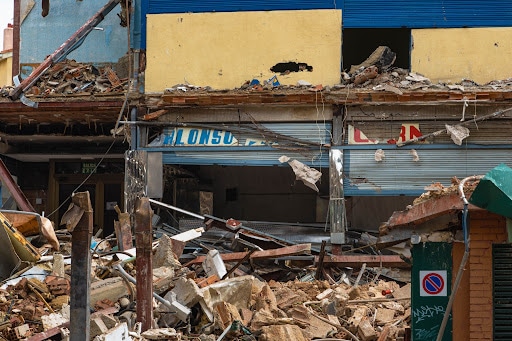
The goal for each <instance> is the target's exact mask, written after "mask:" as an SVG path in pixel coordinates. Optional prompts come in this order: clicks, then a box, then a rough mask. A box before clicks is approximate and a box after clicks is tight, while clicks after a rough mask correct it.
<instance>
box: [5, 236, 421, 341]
mask: <svg viewBox="0 0 512 341" xmlns="http://www.w3.org/2000/svg"><path fill="white" fill-rule="evenodd" d="M57 232H59V230H57ZM56 235H57V236H58V237H59V244H60V247H59V249H60V251H59V252H57V251H55V250H53V252H49V253H48V254H46V255H45V256H42V257H41V259H40V260H39V261H38V262H37V263H35V264H32V265H30V266H28V267H26V268H25V269H24V270H23V271H20V272H19V273H17V274H15V275H13V276H11V277H9V278H8V279H5V280H4V281H3V286H2V287H1V289H0V290H1V291H0V317H1V318H2V321H3V322H2V323H1V324H0V340H46V339H51V340H67V339H66V337H68V336H67V335H69V328H71V326H72V325H73V323H72V322H70V290H71V288H70V283H71V262H72V259H71V258H70V255H71V253H70V250H71V245H70V243H71V241H70V240H69V235H67V234H61V233H57V234H56ZM66 237H67V238H66ZM173 238H174V239H173ZM200 244H201V245H203V251H202V252H200V253H199V254H196V257H195V258H193V259H192V260H191V259H190V257H182V258H181V259H180V257H179V254H176V253H175V251H176V250H177V249H176V239H175V236H171V237H169V236H168V235H167V234H162V235H161V236H160V237H159V238H156V239H155V241H154V243H153V245H154V248H153V256H152V258H153V261H152V265H153V280H152V286H153V293H154V294H153V296H154V297H155V300H154V302H153V319H154V323H153V328H151V329H149V330H147V331H144V332H142V331H141V330H140V323H137V313H136V312H137V309H136V308H137V294H136V291H137V285H136V283H134V282H133V281H134V278H135V277H136V273H137V268H136V262H135V260H136V249H129V250H125V251H122V252H121V251H117V250H118V246H117V245H116V242H115V240H110V239H109V240H107V239H104V240H102V239H97V238H93V240H92V242H91V253H92V256H93V258H92V265H91V285H90V307H91V315H90V332H91V335H90V336H91V340H93V339H94V340H113V339H115V338H112V337H114V336H115V335H118V333H126V334H127V335H128V334H129V335H130V338H129V339H130V340H157V339H158V340H222V339H224V340H278V339H286V340H314V339H320V340H321V339H335V340H361V341H369V340H377V339H378V340H381V341H384V340H403V339H404V335H405V333H406V329H408V328H409V323H410V314H411V309H410V295H411V294H410V284H406V285H404V284H403V283H398V282H396V281H393V280H390V279H389V278H387V279H386V278H385V277H380V278H379V276H378V275H375V272H373V270H371V269H370V268H368V269H366V270H365V267H364V266H363V268H361V269H343V268H336V269H331V270H329V271H326V272H324V273H325V274H330V275H325V278H327V279H321V278H319V279H315V273H316V272H317V267H315V265H314V264H310V265H308V266H306V267H304V265H303V262H301V261H300V260H298V261H287V262H285V263H276V262H275V261H273V260H272V259H269V258H267V257H266V256H265V257H263V256H262V255H261V254H260V255H258V254H253V252H245V255H246V256H247V255H249V256H254V258H253V259H252V260H251V261H250V262H249V263H250V264H249V266H248V267H245V266H243V267H242V266H241V265H242V263H243V262H242V261H240V259H242V260H244V259H246V258H247V257H243V258H240V257H241V256H239V255H238V254H244V252H242V253H240V252H238V253H236V252H235V253H227V254H225V256H230V255H231V256H232V257H233V259H234V260H233V261H226V262H224V261H223V260H222V258H221V253H219V252H218V251H217V250H216V249H214V248H213V247H208V245H207V243H206V244H205V243H200ZM45 247H46V248H45V250H48V244H45ZM204 247H207V248H206V249H204ZM208 248H209V249H208ZM310 248H311V247H310V246H307V245H306V246H302V245H297V246H295V247H293V250H294V251H288V250H289V248H288V249H287V248H286V247H283V248H278V249H273V250H267V251H272V252H273V253H274V254H275V257H279V256H282V255H286V254H287V252H288V253H290V254H299V255H300V254H302V255H304V256H305V255H309V254H310V252H307V251H306V252H302V251H300V250H309V249H310ZM42 249H43V248H41V250H42ZM178 249H180V248H178ZM180 250H182V249H180ZM298 250H299V251H298ZM196 251H197V250H196ZM222 252H226V251H225V250H222ZM262 252H266V251H262ZM235 255H236V256H235ZM187 256H190V255H187ZM247 259H248V258H247ZM235 260H236V261H235ZM271 263H274V267H276V265H277V267H280V268H281V271H282V272H287V273H292V274H295V278H294V279H292V280H287V281H278V280H272V279H270V280H265V279H264V277H262V276H260V275H259V274H258V273H259V272H258V271H254V272H252V274H248V273H247V272H249V270H248V269H250V268H251V267H253V268H255V269H257V268H264V267H265V266H266V264H271ZM242 269H243V270H242ZM260 273H262V274H264V271H262V272H260ZM263 276H264V275H263Z"/></svg>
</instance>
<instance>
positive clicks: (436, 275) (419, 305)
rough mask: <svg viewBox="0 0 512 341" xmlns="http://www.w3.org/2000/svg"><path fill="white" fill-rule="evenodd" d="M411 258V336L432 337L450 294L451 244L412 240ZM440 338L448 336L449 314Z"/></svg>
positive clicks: (426, 340) (448, 340) (448, 339)
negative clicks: (418, 242) (415, 241)
mask: <svg viewBox="0 0 512 341" xmlns="http://www.w3.org/2000/svg"><path fill="white" fill-rule="evenodd" d="M412 259H413V266H412V275H411V276H412V277H411V279H412V280H411V282H412V294H411V298H412V302H411V308H412V339H413V340H414V341H422V340H424V341H432V340H436V338H437V334H438V333H439V329H440V327H441V323H442V321H443V317H444V314H445V312H446V306H447V305H448V300H449V297H450V294H451V278H452V244H450V243H420V244H416V245H414V246H413V248H412ZM442 340H443V341H451V340H452V317H451V314H450V319H449V320H448V323H447V325H446V328H445V331H444V334H443V338H442Z"/></svg>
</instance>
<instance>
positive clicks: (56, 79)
mask: <svg viewBox="0 0 512 341" xmlns="http://www.w3.org/2000/svg"><path fill="white" fill-rule="evenodd" d="M127 84H128V79H127V78H123V79H120V78H119V77H118V75H117V74H116V72H115V71H114V70H113V69H112V67H110V66H103V67H96V66H94V65H92V64H86V63H79V62H76V61H75V60H71V59H66V60H64V61H62V62H59V63H55V64H54V65H53V66H52V67H51V68H49V69H48V70H47V71H46V72H45V73H44V74H43V75H42V76H41V77H40V78H39V79H38V80H37V82H36V83H35V84H34V85H33V86H31V87H30V89H28V91H27V92H26V95H28V96H31V95H32V96H41V97H48V96H54V95H58V96H63V95H73V96H88V95H92V94H98V93H103V94H107V93H115V92H122V91H125V90H126V86H127ZM11 89H12V87H7V86H5V87H3V88H2V91H1V92H0V93H1V94H2V96H4V97H7V96H9V92H10V90H11Z"/></svg>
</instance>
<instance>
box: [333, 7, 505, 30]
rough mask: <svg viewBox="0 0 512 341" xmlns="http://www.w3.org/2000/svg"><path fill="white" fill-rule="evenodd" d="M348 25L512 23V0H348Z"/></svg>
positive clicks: (345, 12)
mask: <svg viewBox="0 0 512 341" xmlns="http://www.w3.org/2000/svg"><path fill="white" fill-rule="evenodd" d="M342 10H343V12H342V13H343V27H344V28H402V27H407V28H436V27H439V28H449V27H507V26H512V1H503V0H487V1H480V0H479V1H476V0H465V1H461V0H399V1H397V0H395V1H380V0H345V1H344V3H343V6H342Z"/></svg>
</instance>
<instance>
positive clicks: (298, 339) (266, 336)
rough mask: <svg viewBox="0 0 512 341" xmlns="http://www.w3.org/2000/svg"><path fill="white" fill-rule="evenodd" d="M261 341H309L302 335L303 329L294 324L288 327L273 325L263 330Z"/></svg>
mask: <svg viewBox="0 0 512 341" xmlns="http://www.w3.org/2000/svg"><path fill="white" fill-rule="evenodd" d="M261 332H262V333H261V336H260V338H259V340H261V341H275V340H294V341H306V340H307V339H306V338H305V337H304V335H303V334H302V331H301V329H300V328H299V327H298V326H296V325H292V324H286V325H272V326H265V327H262V328H261Z"/></svg>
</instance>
